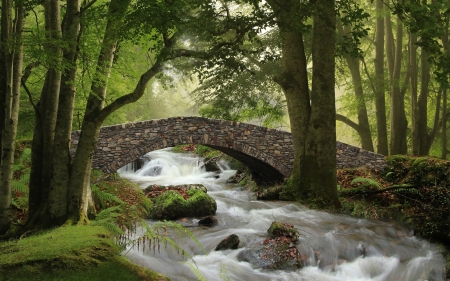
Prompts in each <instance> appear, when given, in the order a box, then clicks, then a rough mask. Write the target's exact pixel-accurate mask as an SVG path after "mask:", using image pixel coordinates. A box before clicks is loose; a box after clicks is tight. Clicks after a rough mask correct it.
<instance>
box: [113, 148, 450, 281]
mask: <svg viewBox="0 0 450 281" xmlns="http://www.w3.org/2000/svg"><path fill="white" fill-rule="evenodd" d="M147 156H148V157H149V159H151V160H150V161H147V162H146V163H145V165H144V166H143V167H142V168H141V169H140V170H138V171H136V172H133V171H131V170H130V167H129V166H128V167H127V166H126V167H124V168H121V169H120V170H119V173H120V175H121V176H122V177H126V178H129V179H131V180H132V181H135V182H137V183H138V184H139V185H140V186H142V187H146V186H148V185H150V184H159V185H178V184H194V183H200V184H203V185H204V186H206V187H207V189H208V194H209V195H211V196H212V197H213V198H214V199H215V200H216V202H217V212H216V215H215V217H216V218H217V220H218V225H217V226H214V227H211V228H208V227H203V226H197V222H198V219H196V218H185V219H182V220H178V221H177V222H179V223H180V224H181V225H183V226H185V227H186V228H187V229H189V230H190V231H191V232H192V233H193V234H194V235H195V237H196V238H197V239H198V241H199V242H200V243H201V245H202V246H203V248H204V250H205V252H203V251H202V250H201V248H200V247H199V246H198V245H197V244H196V243H195V242H194V241H192V239H187V238H179V237H177V236H173V238H174V240H175V241H177V243H178V244H179V245H180V246H182V247H183V248H184V249H185V250H187V252H188V253H189V254H190V255H191V256H192V259H187V258H185V257H181V256H180V255H179V254H178V252H177V251H176V250H174V249H173V248H171V247H167V248H164V247H163V246H161V250H160V252H159V253H158V252H156V253H154V252H153V251H151V250H149V249H146V250H144V251H142V249H140V250H137V249H128V250H127V251H126V256H127V257H128V258H129V259H130V260H131V261H132V262H134V263H136V264H139V265H141V266H143V267H146V268H150V269H152V270H154V271H157V272H160V273H162V274H164V275H166V276H168V277H169V278H170V279H171V280H176V281H178V280H179V281H182V280H189V281H190V280H197V279H198V276H199V273H200V274H201V276H202V278H204V280H206V281H215V280H239V281H241V280H245V281H265V280H267V281H268V280H305V281H369V280H373V281H416V280H417V281H424V280H429V281H431V280H433V281H440V280H445V260H444V258H443V256H442V255H441V253H440V252H439V251H438V250H437V249H436V246H435V245H433V244H431V243H429V242H427V241H424V240H421V239H418V238H417V237H415V236H413V235H412V232H411V231H410V230H409V229H408V228H406V227H404V226H400V225H396V224H394V223H390V222H383V221H378V220H366V219H359V218H354V217H350V216H345V215H335V214H329V213H326V212H320V211H315V210H311V209H308V208H306V207H304V206H302V205H299V204H295V203H292V202H281V201H257V200H256V199H255V197H254V196H253V194H252V193H251V192H250V191H247V190H243V189H242V188H241V187H240V186H238V185H230V184H227V182H226V180H227V179H228V178H229V177H230V176H232V175H233V174H234V173H235V171H233V170H230V169H229V168H228V166H227V163H224V162H222V163H221V173H220V175H219V177H218V178H217V177H215V173H212V172H206V171H205V170H204V168H200V167H201V164H202V163H203V159H201V158H199V157H198V156H197V155H195V154H179V153H173V152H171V151H170V149H164V150H158V151H153V152H150V153H149V154H147ZM273 221H278V222H286V223H289V224H293V225H294V226H295V227H296V228H297V229H298V230H299V232H300V234H301V236H300V239H299V240H300V241H299V243H298V245H297V248H298V249H299V250H300V252H301V254H302V255H303V256H305V257H306V264H305V266H304V267H303V268H301V269H298V270H296V271H280V270H278V271H268V270H262V269H258V268H253V267H252V266H251V265H250V264H249V263H247V262H242V261H239V260H237V256H238V254H239V253H240V252H241V251H242V250H243V249H245V248H246V247H248V246H249V245H252V244H254V243H255V242H257V241H261V240H264V239H265V238H266V237H267V229H268V228H269V227H270V224H271V223H272V222H273ZM148 223H149V224H153V223H155V222H154V221H152V220H148ZM230 234H236V235H237V236H238V237H239V239H240V244H239V248H238V249H237V250H226V251H214V248H215V247H216V246H217V244H219V242H220V241H222V240H223V239H224V238H226V237H227V236H229V235H230Z"/></svg>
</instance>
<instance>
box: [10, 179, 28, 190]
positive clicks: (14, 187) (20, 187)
mask: <svg viewBox="0 0 450 281" xmlns="http://www.w3.org/2000/svg"><path fill="white" fill-rule="evenodd" d="M11 191H13V192H20V193H28V186H27V185H26V184H24V183H23V182H21V181H17V180H13V181H12V183H11Z"/></svg>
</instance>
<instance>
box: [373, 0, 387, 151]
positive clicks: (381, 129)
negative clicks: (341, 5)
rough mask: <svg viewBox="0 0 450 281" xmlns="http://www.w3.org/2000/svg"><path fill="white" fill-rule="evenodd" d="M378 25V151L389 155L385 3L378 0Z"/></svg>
mask: <svg viewBox="0 0 450 281" xmlns="http://www.w3.org/2000/svg"><path fill="white" fill-rule="evenodd" d="M376 9H377V13H379V14H378V15H377V23H376V24H377V25H376V34H375V60H374V64H375V81H376V83H375V87H376V91H375V109H376V120H377V140H378V141H377V152H378V153H380V154H383V155H388V153H389V149H388V139H387V124H386V102H385V86H384V18H383V17H384V11H385V9H384V4H383V0H376Z"/></svg>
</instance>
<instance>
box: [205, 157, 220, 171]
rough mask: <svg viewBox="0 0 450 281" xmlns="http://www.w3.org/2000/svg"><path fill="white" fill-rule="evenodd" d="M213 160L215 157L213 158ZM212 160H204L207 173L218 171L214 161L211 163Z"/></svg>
mask: <svg viewBox="0 0 450 281" xmlns="http://www.w3.org/2000/svg"><path fill="white" fill-rule="evenodd" d="M213 158H215V157H213ZM211 160H213V159H212V158H211V157H210V158H205V161H204V163H205V164H204V167H205V169H206V171H207V172H218V171H220V168H219V166H218V165H217V163H216V161H211Z"/></svg>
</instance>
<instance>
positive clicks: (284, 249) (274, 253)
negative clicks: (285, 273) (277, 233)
mask: <svg viewBox="0 0 450 281" xmlns="http://www.w3.org/2000/svg"><path fill="white" fill-rule="evenodd" d="M238 259H239V260H241V261H246V262H248V263H250V264H252V265H253V266H254V267H256V268H263V269H271V270H296V269H298V268H301V267H302V261H301V256H300V252H299V250H298V249H297V248H296V247H295V243H294V242H292V241H291V239H289V238H286V237H277V238H275V239H269V238H267V239H265V240H264V241H262V242H257V243H255V244H254V245H253V246H251V247H249V248H247V249H245V250H244V251H242V252H240V253H239V255H238Z"/></svg>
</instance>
